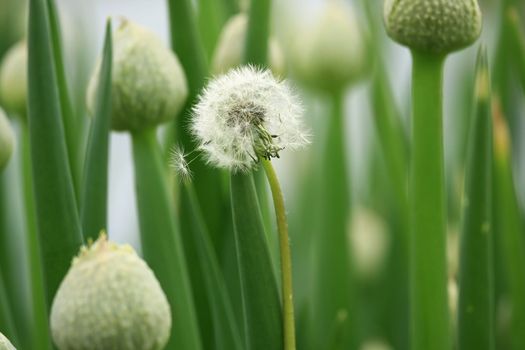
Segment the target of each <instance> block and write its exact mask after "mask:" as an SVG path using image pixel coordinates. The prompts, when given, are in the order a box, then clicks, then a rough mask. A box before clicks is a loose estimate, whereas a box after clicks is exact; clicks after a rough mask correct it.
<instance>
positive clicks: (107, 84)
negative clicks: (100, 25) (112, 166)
mask: <svg viewBox="0 0 525 350" xmlns="http://www.w3.org/2000/svg"><path fill="white" fill-rule="evenodd" d="M112 45H113V44H112V40H111V21H110V20H108V22H107V25H106V35H105V40H104V51H103V54H102V65H101V68H100V73H99V79H98V86H97V92H96V101H95V115H94V117H93V120H92V124H91V131H90V135H89V139H88V145H87V150H86V161H85V171H84V183H83V195H82V229H83V233H84V239H85V240H88V239H89V238H91V239H93V240H96V239H97V237H98V234H99V232H100V230H105V229H106V228H107V205H108V204H107V197H108V194H107V192H108V152H109V132H110V124H111V70H112V69H111V66H112V61H113V58H112V57H113V54H112Z"/></svg>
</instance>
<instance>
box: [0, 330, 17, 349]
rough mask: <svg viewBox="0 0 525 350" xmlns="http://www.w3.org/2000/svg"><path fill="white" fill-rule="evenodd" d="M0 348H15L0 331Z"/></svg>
mask: <svg viewBox="0 0 525 350" xmlns="http://www.w3.org/2000/svg"><path fill="white" fill-rule="evenodd" d="M0 349H2V350H16V349H15V347H14V346H13V344H11V342H10V341H9V339H7V338H6V337H5V336H4V335H3V334H2V333H0Z"/></svg>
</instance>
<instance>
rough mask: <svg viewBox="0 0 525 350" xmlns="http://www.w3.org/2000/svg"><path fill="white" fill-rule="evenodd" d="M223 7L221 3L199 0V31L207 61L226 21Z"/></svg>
mask: <svg viewBox="0 0 525 350" xmlns="http://www.w3.org/2000/svg"><path fill="white" fill-rule="evenodd" d="M225 10H226V9H225V6H224V4H223V3H222V1H217V0H199V16H198V22H199V29H200V35H201V37H202V43H203V46H204V48H205V49H206V55H207V58H208V59H211V57H212V56H213V52H214V49H215V44H216V43H217V39H218V37H219V35H220V32H221V29H222V26H223V25H224V22H225V21H226V19H227V18H226V14H225Z"/></svg>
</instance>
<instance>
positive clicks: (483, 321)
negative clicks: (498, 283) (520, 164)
mask: <svg viewBox="0 0 525 350" xmlns="http://www.w3.org/2000/svg"><path fill="white" fill-rule="evenodd" d="M475 101H476V113H475V115H474V118H473V120H472V127H471V134H470V135H471V136H470V140H469V142H470V145H469V157H468V163H467V168H466V174H465V179H466V180H465V195H464V199H463V207H464V211H463V229H462V233H461V246H460V271H459V302H458V348H459V349H460V350H469V349H479V350H492V349H494V348H495V347H494V328H493V322H492V321H493V312H492V311H493V276H492V244H491V242H492V234H493V233H492V232H493V229H492V227H493V224H492V215H491V214H492V193H491V192H492V123H491V110H490V91H489V78H488V67H487V58H486V52H485V51H480V54H479V56H478V69H477V80H476V95H475Z"/></svg>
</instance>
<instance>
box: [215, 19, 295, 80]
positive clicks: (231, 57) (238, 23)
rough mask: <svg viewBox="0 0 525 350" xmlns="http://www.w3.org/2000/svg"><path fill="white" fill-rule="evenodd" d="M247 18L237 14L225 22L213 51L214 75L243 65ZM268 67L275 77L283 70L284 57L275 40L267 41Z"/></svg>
mask: <svg viewBox="0 0 525 350" xmlns="http://www.w3.org/2000/svg"><path fill="white" fill-rule="evenodd" d="M247 30H248V16H247V15H246V14H245V13H239V14H237V15H235V16H233V17H232V18H231V19H229V20H228V22H226V24H225V26H224V28H223V30H222V32H221V35H220V37H219V41H218V43H217V48H216V50H215V53H214V56H213V61H212V70H213V72H214V73H216V74H222V73H226V72H227V71H229V70H230V69H232V68H235V67H238V66H240V65H241V64H242V63H243V58H244V51H245V50H244V48H245V43H246V33H247ZM268 65H269V67H270V69H271V70H272V72H273V74H274V75H276V76H282V75H283V74H284V70H285V60H284V55H283V52H282V50H281V47H280V46H279V43H278V42H277V39H275V38H274V37H270V38H269V39H268Z"/></svg>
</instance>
